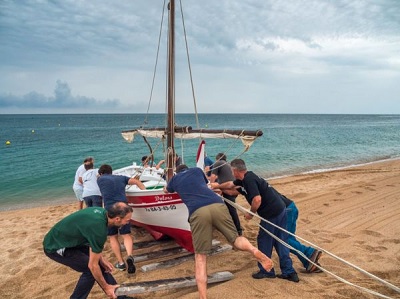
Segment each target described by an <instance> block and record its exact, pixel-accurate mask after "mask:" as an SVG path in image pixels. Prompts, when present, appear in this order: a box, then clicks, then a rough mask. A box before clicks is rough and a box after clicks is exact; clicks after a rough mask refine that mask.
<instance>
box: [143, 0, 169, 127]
mask: <svg viewBox="0 0 400 299" xmlns="http://www.w3.org/2000/svg"><path fill="white" fill-rule="evenodd" d="M165 3H166V1H165V0H164V5H163V9H162V14H161V22H160V32H159V34H158V45H157V54H156V61H155V64H154V71H153V80H152V83H151V90H150V98H149V103H148V105H147V111H146V116H145V119H144V124H147V123H148V117H149V111H150V105H151V100H152V98H153V90H154V82H155V79H156V72H157V65H158V57H159V54H160V45H161V36H162V29H163V23H164V10H165Z"/></svg>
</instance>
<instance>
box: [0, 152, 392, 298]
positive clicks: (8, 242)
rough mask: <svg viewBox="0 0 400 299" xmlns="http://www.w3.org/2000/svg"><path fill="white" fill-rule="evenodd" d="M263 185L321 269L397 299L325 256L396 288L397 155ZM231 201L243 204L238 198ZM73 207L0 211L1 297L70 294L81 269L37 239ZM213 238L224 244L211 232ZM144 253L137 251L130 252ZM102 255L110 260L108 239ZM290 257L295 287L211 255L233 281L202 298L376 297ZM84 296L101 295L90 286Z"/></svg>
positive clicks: (253, 226) (136, 232)
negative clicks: (286, 211) (281, 202)
mask: <svg viewBox="0 0 400 299" xmlns="http://www.w3.org/2000/svg"><path fill="white" fill-rule="evenodd" d="M269 182H270V183H271V184H272V185H273V186H274V187H275V188H276V189H277V190H278V191H279V192H281V193H282V194H285V195H286V196H287V197H289V198H291V199H292V200H294V201H295V202H296V205H297V207H298V208H299V211H300V215H299V220H298V222H297V226H298V228H297V235H298V236H300V237H302V238H304V239H306V240H308V241H310V242H312V243H314V244H316V245H317V246H318V247H320V248H322V249H323V250H325V251H326V252H325V253H324V254H323V256H322V257H321V259H320V263H321V265H322V266H323V267H324V268H325V269H326V270H328V271H329V272H332V273H334V274H335V275H338V276H340V277H342V278H343V279H346V280H348V281H350V282H351V283H354V284H357V285H360V286H362V287H365V288H368V289H371V290H373V291H375V292H379V293H381V294H384V295H386V296H388V297H390V298H400V293H398V292H396V291H394V290H392V289H390V288H389V287H387V286H385V285H384V284H382V283H381V282H379V281H377V280H375V279H372V278H370V277H368V276H367V275H365V274H362V273H361V272H359V271H357V270H355V269H353V268H352V267H349V266H348V265H346V264H345V263H343V262H342V261H339V260H338V259H335V258H334V257H332V256H331V255H330V254H329V253H332V254H333V255H336V256H338V257H339V258H341V259H343V260H345V261H347V262H349V263H351V264H354V265H356V266H358V267H360V268H362V269H364V270H365V271H367V272H369V273H371V274H373V275H375V276H377V277H379V278H381V279H383V280H385V281H387V282H389V283H391V284H393V285H395V286H397V287H400V160H393V161H385V162H379V163H373V164H368V165H364V166H358V167H353V168H347V169H342V170H336V171H330V172H323V173H314V174H306V175H296V176H291V177H286V178H280V179H274V180H270V181H269ZM71 193H72V190H71ZM237 202H238V203H239V204H241V205H243V206H245V207H246V208H247V207H248V206H247V205H246V203H245V200H244V199H243V198H238V201H237ZM75 209H76V202H75V201H74V200H73V199H72V198H71V204H66V205H57V206H51V207H41V208H32V209H25V210H13V211H4V212H0V215H1V217H0V218H1V220H0V227H1V231H2V234H1V237H2V241H1V243H2V248H3V250H2V251H1V252H0V260H1V264H0V271H1V273H2V275H3V278H2V280H1V283H0V297H1V298H69V295H70V294H71V292H72V290H73V288H74V286H75V284H76V281H77V279H78V276H79V273H77V272H74V271H73V270H71V269H69V268H67V267H65V266H62V265H59V264H57V263H55V262H53V261H51V260H50V259H48V258H47V257H46V256H45V255H44V254H43V251H42V240H43V236H44V235H45V234H46V233H47V231H48V230H49V229H50V227H51V226H52V225H53V224H55V223H56V222H57V221H59V220H60V219H61V218H63V217H65V216H66V215H68V214H70V213H71V212H73V211H75ZM240 216H241V219H243V217H242V215H240ZM242 224H243V226H244V228H245V232H244V234H245V236H246V237H248V238H249V239H250V241H251V242H252V243H253V244H255V239H256V235H257V231H258V226H257V223H256V222H253V221H250V222H246V221H245V220H242ZM133 236H134V239H135V241H137V242H139V241H145V240H150V239H151V238H150V237H149V236H148V235H147V234H146V233H145V232H144V231H143V230H142V229H133ZM215 238H216V239H218V240H220V241H221V243H224V244H225V243H226V241H225V239H223V238H221V237H220V235H218V234H217V233H216V234H215ZM153 249H154V248H153ZM146 250H148V249H140V250H136V251H135V254H140V253H143V252H145V251H146ZM105 255H106V256H107V257H108V258H109V260H110V261H111V262H113V263H114V262H115V258H114V257H113V256H112V254H111V250H110V247H109V244H108V243H106V248H105ZM273 260H274V262H275V265H276V272H277V273H280V270H279V267H278V265H279V262H278V260H277V256H276V254H275V253H274V255H273ZM292 260H293V262H294V267H295V269H296V271H297V272H298V273H299V278H300V282H299V283H297V284H296V283H292V282H288V281H285V280H281V279H277V278H276V279H263V280H254V279H252V278H251V274H252V273H253V272H255V271H256V270H257V267H256V263H255V261H254V260H252V259H250V258H249V256H248V254H247V253H243V252H238V251H235V250H230V251H227V252H224V253H220V254H218V255H214V256H211V257H209V258H208V273H213V272H217V271H230V272H232V273H233V274H234V278H233V279H232V280H230V281H227V282H224V283H219V284H215V285H210V286H209V289H208V298H215V299H216V298H229V299H235V298H238V299H239V298H240V299H241V298H324V299H328V298H379V297H377V296H374V295H370V294H368V293H366V292H363V291H361V290H359V289H357V288H355V287H353V286H350V285H347V284H345V283H343V282H341V281H339V280H338V279H337V278H335V277H333V276H332V275H330V274H328V273H314V274H307V273H304V272H303V268H302V266H301V264H300V262H299V260H298V259H297V257H295V256H294V255H292ZM146 263H149V262H140V263H137V266H138V267H140V266H142V265H144V264H146ZM114 274H115V278H116V279H117V281H118V282H119V283H121V284H122V283H128V282H138V281H147V280H156V279H165V278H174V277H181V276H191V275H194V262H193V261H192V260H191V261H187V262H185V263H183V264H181V265H178V266H174V267H172V268H168V269H162V270H157V271H149V272H146V273H143V272H141V271H140V270H139V271H137V273H136V274H135V275H134V276H132V277H127V274H126V273H125V272H117V270H116V271H115V272H114ZM89 298H106V296H105V295H104V294H103V292H102V291H101V289H100V288H99V287H98V286H97V285H96V286H95V287H94V288H93V290H92V293H91V295H90V297H89ZM135 298H171V299H172V298H185V299H194V298H197V289H196V287H189V288H184V289H178V290H169V291H160V292H152V293H147V294H141V295H136V296H135Z"/></svg>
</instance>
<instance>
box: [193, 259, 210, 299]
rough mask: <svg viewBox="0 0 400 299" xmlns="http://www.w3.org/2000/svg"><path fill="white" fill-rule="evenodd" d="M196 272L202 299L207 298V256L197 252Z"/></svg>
mask: <svg viewBox="0 0 400 299" xmlns="http://www.w3.org/2000/svg"><path fill="white" fill-rule="evenodd" d="M194 259H195V272H196V283H197V290H198V291H199V298H200V299H207V256H206V255H205V254H200V253H195V255H194Z"/></svg>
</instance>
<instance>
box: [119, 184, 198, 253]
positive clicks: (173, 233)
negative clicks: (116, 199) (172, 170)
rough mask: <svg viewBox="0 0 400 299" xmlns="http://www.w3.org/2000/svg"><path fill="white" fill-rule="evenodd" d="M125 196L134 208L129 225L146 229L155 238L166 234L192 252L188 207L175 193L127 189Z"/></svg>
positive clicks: (158, 190)
mask: <svg viewBox="0 0 400 299" xmlns="http://www.w3.org/2000/svg"><path fill="white" fill-rule="evenodd" d="M126 197H127V200H128V204H129V205H130V206H131V207H132V208H133V213H132V221H131V222H132V224H134V225H137V226H140V227H143V228H145V229H146V230H147V231H148V232H149V233H150V234H151V235H152V236H153V237H154V238H155V239H156V240H158V239H161V238H164V237H165V236H168V237H171V238H173V239H174V240H175V241H176V243H177V244H179V245H180V246H182V247H183V248H185V249H186V250H188V251H190V252H193V251H194V249H193V243H192V233H191V231H190V226H189V222H188V217H189V215H188V210H187V208H186V206H185V204H184V203H183V202H182V200H181V199H180V197H179V195H178V194H177V193H164V191H163V189H156V190H133V191H129V190H127V192H126Z"/></svg>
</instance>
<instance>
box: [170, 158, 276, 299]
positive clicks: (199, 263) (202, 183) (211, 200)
mask: <svg viewBox="0 0 400 299" xmlns="http://www.w3.org/2000/svg"><path fill="white" fill-rule="evenodd" d="M165 192H177V193H178V194H179V196H180V197H181V199H182V201H183V203H184V204H185V205H186V206H187V208H188V210H189V223H190V229H191V231H192V239H193V247H194V252H195V273H196V283H197V289H198V291H199V297H200V298H206V297H207V260H206V257H207V254H208V253H209V252H210V251H211V249H212V231H213V228H215V229H217V230H218V231H219V232H221V233H222V234H223V235H224V237H225V238H226V239H227V240H228V241H229V242H230V243H231V244H233V246H234V247H235V248H237V249H239V250H242V251H247V252H249V253H251V254H252V255H253V256H254V257H255V258H256V259H257V261H258V262H259V263H260V265H261V266H262V267H263V269H265V271H269V270H271V269H272V267H273V264H272V260H271V259H269V258H268V257H267V256H266V255H265V254H263V253H262V252H261V251H260V250H258V249H257V248H256V247H254V246H253V245H252V244H251V243H250V242H249V240H247V239H246V238H245V237H243V236H239V235H238V232H237V231H236V228H235V225H234V224H233V221H232V217H231V216H230V215H229V212H228V209H227V207H226V205H225V204H224V202H223V200H222V199H221V197H220V196H219V195H217V194H216V193H215V192H214V191H212V190H211V189H210V188H209V186H208V179H207V177H206V175H205V174H204V172H203V170H202V169H200V168H198V167H193V168H188V167H187V166H186V165H185V164H182V165H180V166H178V167H177V168H176V175H175V176H173V177H172V179H171V180H170V181H169V183H168V185H167V187H166V188H165Z"/></svg>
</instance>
